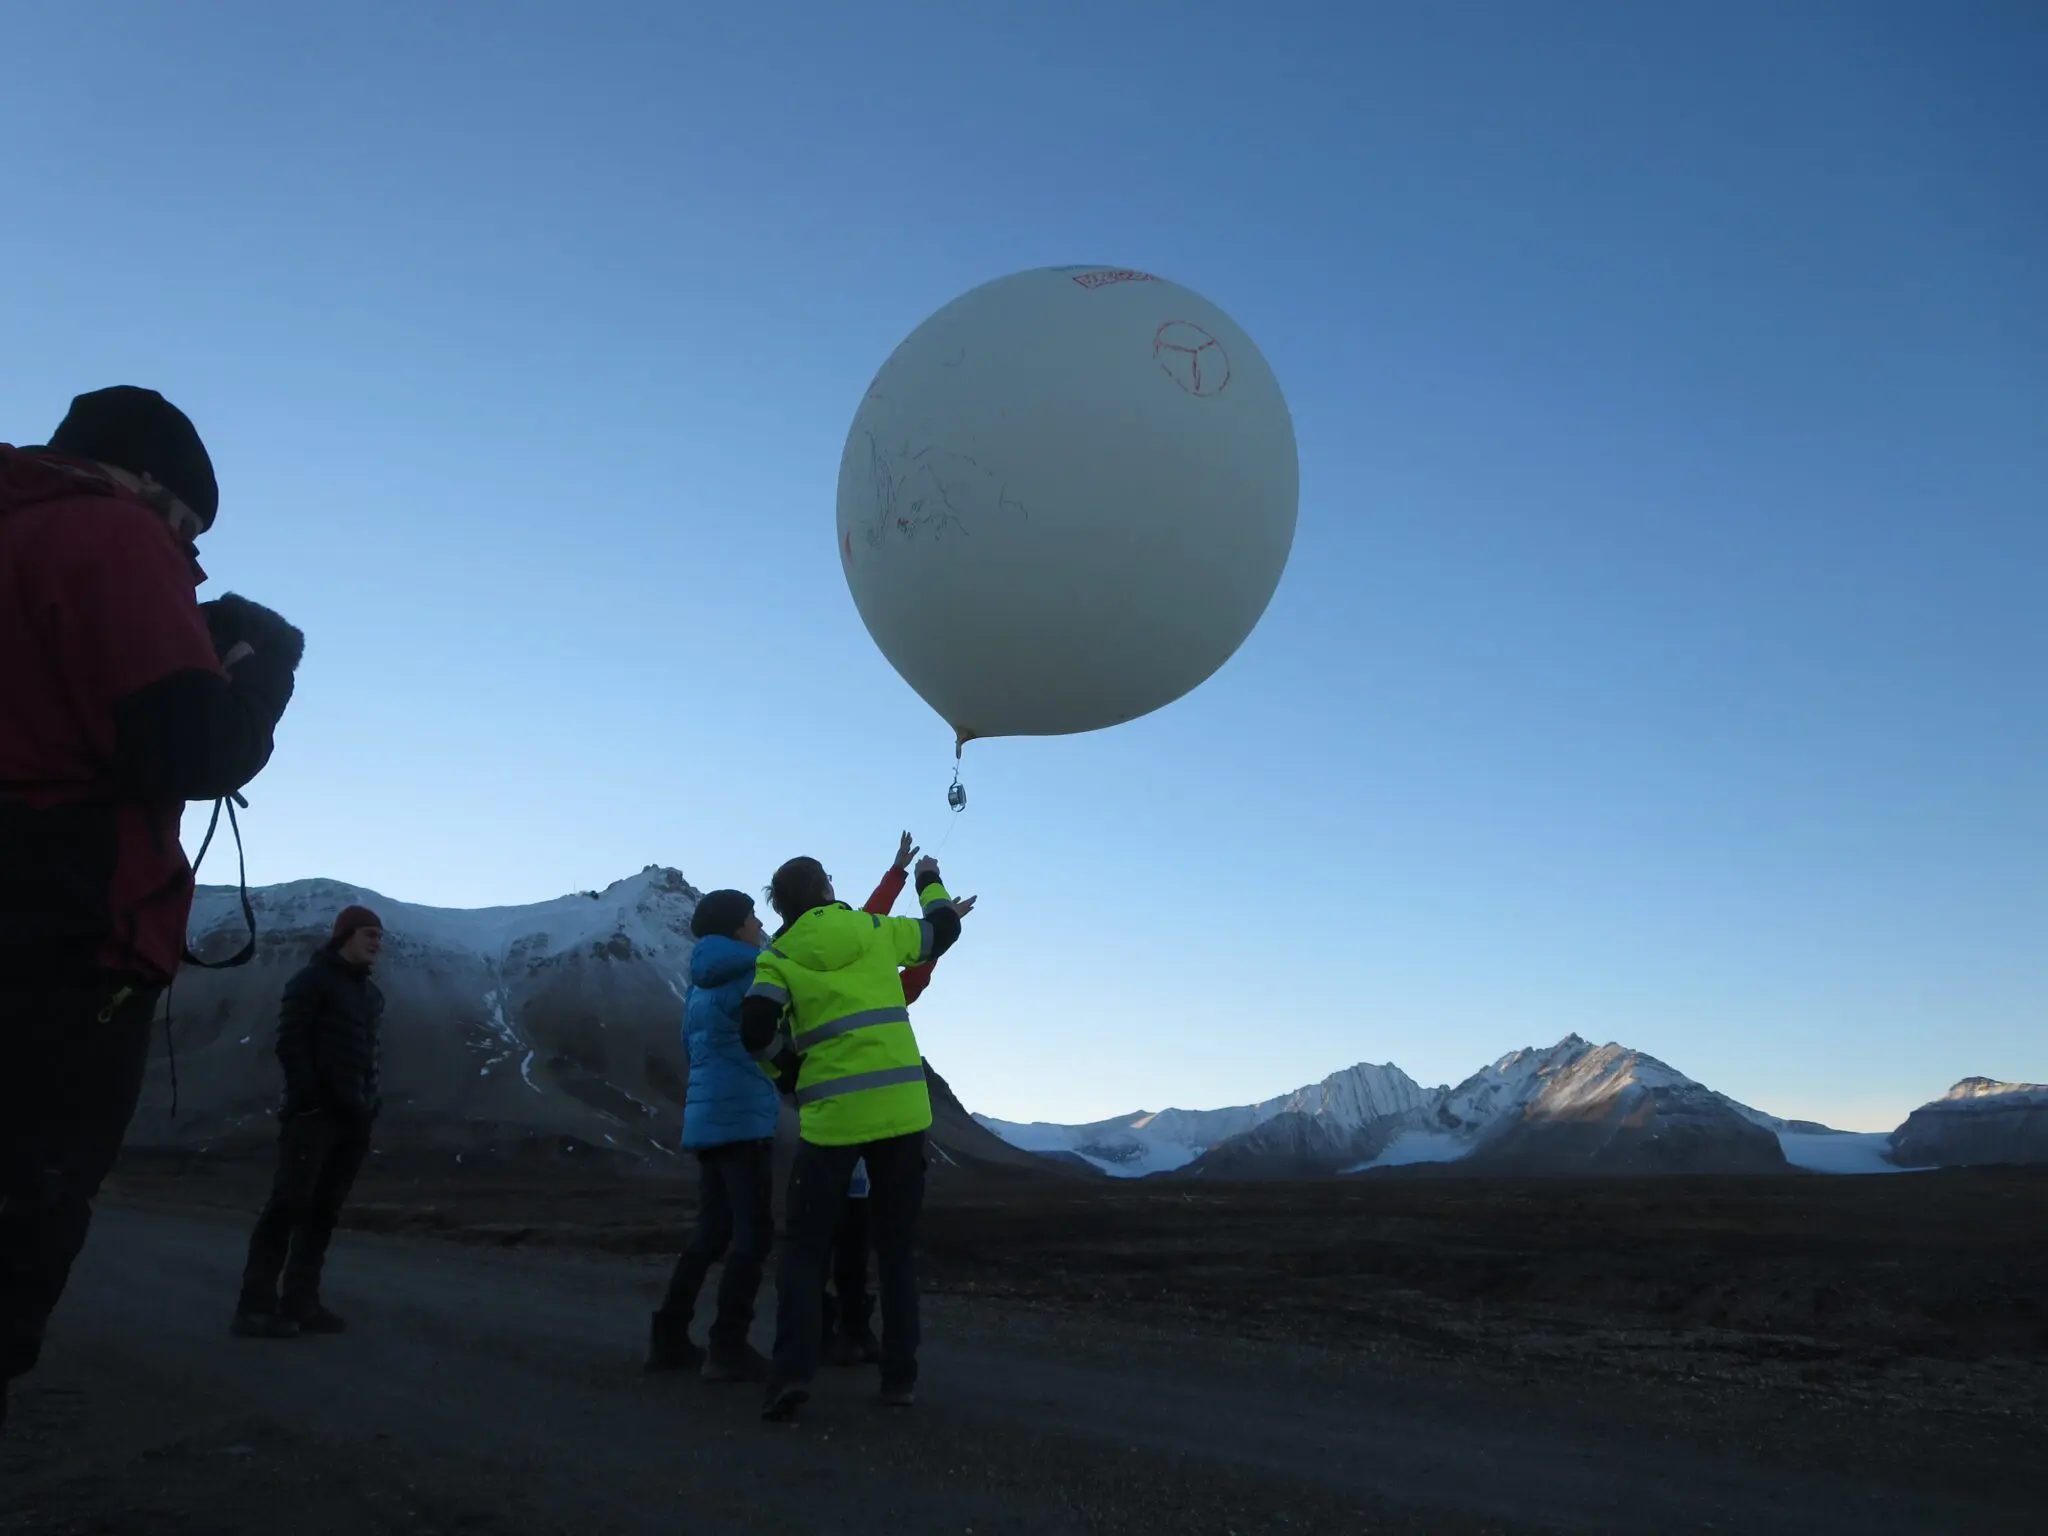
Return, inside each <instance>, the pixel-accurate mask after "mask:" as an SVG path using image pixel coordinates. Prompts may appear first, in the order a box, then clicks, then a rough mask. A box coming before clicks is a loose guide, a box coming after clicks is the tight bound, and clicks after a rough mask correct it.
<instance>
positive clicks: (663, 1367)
mask: <svg viewBox="0 0 2048 1536" xmlns="http://www.w3.org/2000/svg"><path fill="white" fill-rule="evenodd" d="M703 1363H704V1351H703V1350H701V1349H699V1348H698V1347H697V1346H696V1345H694V1344H692V1343H691V1342H690V1320H689V1319H688V1318H687V1317H678V1316H677V1315H676V1314H675V1313H673V1312H657V1313H655V1314H654V1316H653V1317H652V1318H651V1319H650V1320H649V1327H648V1331H647V1369H648V1370H650V1371H694V1370H696V1369H697V1368H698V1367H699V1366H701V1365H702V1364H703Z"/></svg>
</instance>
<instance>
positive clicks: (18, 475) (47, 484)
mask: <svg viewBox="0 0 2048 1536" xmlns="http://www.w3.org/2000/svg"><path fill="white" fill-rule="evenodd" d="M127 494H128V493H127V491H125V490H123V489H122V488H121V487H120V486H118V485H116V484H115V483H114V482H113V481H112V480H109V479H108V478H107V477H106V476H105V475H104V474H102V473H101V472H100V470H99V468H98V466H96V465H93V464H88V463H87V462H86V461H85V460H83V459H70V458H66V457H65V456H64V455H63V454H60V453H51V452H50V451H49V450H48V449H47V448H10V447H7V446H6V445H5V444H0V517H4V516H6V515H7V514H8V513H10V512H17V511H19V510H21V509H22V508H23V507H32V506H35V505H36V504H37V503H39V502H45V501H63V500H67V499H68V498H70V497H73V496H125V495H127Z"/></svg>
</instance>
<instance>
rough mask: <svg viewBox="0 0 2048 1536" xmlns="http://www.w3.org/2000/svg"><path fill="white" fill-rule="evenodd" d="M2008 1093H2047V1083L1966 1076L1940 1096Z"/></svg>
mask: <svg viewBox="0 0 2048 1536" xmlns="http://www.w3.org/2000/svg"><path fill="white" fill-rule="evenodd" d="M2008 1093H2048V1083H2004V1082H2000V1081H1999V1080H1998V1079H1997V1078H1995V1077H1966V1078H1964V1079H1963V1080H1962V1081H1961V1082H1959V1083H1957V1084H1956V1085H1955V1087H1953V1088H1951V1089H1949V1091H1948V1092H1947V1093H1945V1094H1943V1095H1942V1097H1943V1098H1945V1099H1989V1098H1996V1097H1999V1096H2002V1095H2004V1094H2008Z"/></svg>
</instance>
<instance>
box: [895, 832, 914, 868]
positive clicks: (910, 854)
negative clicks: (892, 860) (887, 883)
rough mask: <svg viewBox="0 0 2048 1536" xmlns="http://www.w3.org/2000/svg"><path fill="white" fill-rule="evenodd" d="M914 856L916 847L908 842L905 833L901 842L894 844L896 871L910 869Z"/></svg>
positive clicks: (908, 836)
mask: <svg viewBox="0 0 2048 1536" xmlns="http://www.w3.org/2000/svg"><path fill="white" fill-rule="evenodd" d="M916 856H917V845H916V844H915V843H913V842H912V841H911V840H910V834H909V833H908V832H906V833H904V834H903V837H902V840H901V841H899V842H898V843H897V844H896V867H897V868H898V869H908V868H910V861H911V860H912V859H913V858H915V857H916Z"/></svg>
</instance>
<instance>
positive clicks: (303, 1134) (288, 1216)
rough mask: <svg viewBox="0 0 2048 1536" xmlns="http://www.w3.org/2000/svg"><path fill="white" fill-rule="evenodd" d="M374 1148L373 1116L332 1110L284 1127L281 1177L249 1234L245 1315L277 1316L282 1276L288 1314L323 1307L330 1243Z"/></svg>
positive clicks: (244, 1280) (293, 1119)
mask: <svg viewBox="0 0 2048 1536" xmlns="http://www.w3.org/2000/svg"><path fill="white" fill-rule="evenodd" d="M369 1150H370V1122H369V1120H368V1119H366V1118H361V1117H358V1116H354V1115H337V1114H335V1113H334V1112H332V1111H325V1112H320V1113H314V1114H303V1115H288V1116H286V1117H285V1119H284V1120H283V1121H282V1122H281V1123H280V1124H279V1127H278V1135H277V1178H276V1181H275V1182H274V1183H273V1184H272V1185H271V1189H270V1199H269V1201H268V1202H267V1203H266V1204H265V1205H264V1207H263V1214H262V1215H260V1216H258V1217H257V1218H256V1230H255V1231H254V1232H252V1233H251V1234H250V1235H249V1262H248V1265H247V1266H246V1267H245V1268H244V1269H243V1271H242V1300H241V1310H243V1311H244V1312H270V1311H275V1310H276V1308H277V1304H278V1281H279V1277H280V1276H282V1278H283V1282H284V1305H285V1308H286V1309H287V1310H293V1309H297V1308H301V1307H310V1306H314V1305H316V1304H317V1303H318V1302H319V1300H320V1268H321V1265H322V1264H323V1263H324V1262H325V1261H326V1258H327V1245H328V1243H329V1242H330V1241H332V1239H333V1237H334V1224H335V1223H336V1222H337V1221H339V1220H340V1219H341V1208H342V1206H343V1205H344V1204H345V1203H347V1200H348V1192H349V1190H350V1188H351V1187H352V1186H353V1185H354V1184H355V1181H356V1174H357V1173H359V1172H360V1171H361V1170H362V1166H363V1157H364V1155H365V1154H366V1153H368V1152H369Z"/></svg>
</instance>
